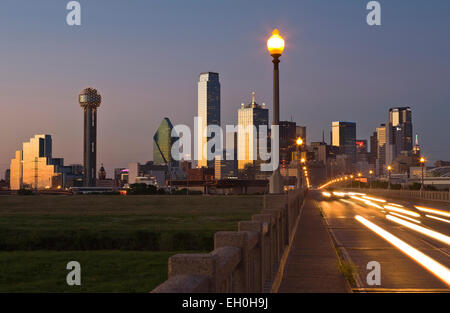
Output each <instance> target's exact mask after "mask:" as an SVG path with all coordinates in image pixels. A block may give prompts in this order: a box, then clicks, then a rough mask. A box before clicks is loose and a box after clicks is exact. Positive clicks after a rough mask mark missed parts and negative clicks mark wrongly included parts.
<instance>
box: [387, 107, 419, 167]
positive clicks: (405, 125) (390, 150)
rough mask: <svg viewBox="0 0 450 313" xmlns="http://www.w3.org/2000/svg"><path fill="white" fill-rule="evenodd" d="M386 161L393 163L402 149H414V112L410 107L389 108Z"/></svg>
mask: <svg viewBox="0 0 450 313" xmlns="http://www.w3.org/2000/svg"><path fill="white" fill-rule="evenodd" d="M386 135H387V143H386V163H387V164H391V163H392V161H394V160H395V158H396V157H397V156H398V155H400V153H401V152H402V151H407V152H410V151H412V150H413V127H412V112H411V108H410V107H396V108H391V109H389V122H388V125H387V130H386Z"/></svg>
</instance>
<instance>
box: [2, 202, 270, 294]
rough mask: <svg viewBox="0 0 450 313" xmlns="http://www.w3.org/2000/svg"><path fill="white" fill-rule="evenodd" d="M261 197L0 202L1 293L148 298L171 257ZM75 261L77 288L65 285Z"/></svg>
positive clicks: (202, 242) (200, 244) (243, 215)
mask: <svg viewBox="0 0 450 313" xmlns="http://www.w3.org/2000/svg"><path fill="white" fill-rule="evenodd" d="M261 206H262V197H261V196H190V197H187V196H126V197H123V196H100V195H91V196H0V268H1V271H0V292H8V291H14V292H90V291H96V292H148V291H150V290H151V289H153V288H154V287H155V286H156V285H158V284H160V283H161V282H162V281H164V280H165V279H166V277H167V259H168V258H169V257H170V256H171V255H173V254H176V253H177V251H191V252H194V251H210V250H212V248H213V234H214V233H215V232H216V231H219V230H236V229H237V222H238V221H241V220H246V219H249V218H250V216H251V215H253V214H256V213H258V212H259V211H260V209H261ZM71 260H75V261H78V262H80V263H81V267H82V286H81V287H69V286H67V285H66V283H65V275H66V274H67V272H68V271H67V270H66V269H65V267H66V264H67V262H69V261H71Z"/></svg>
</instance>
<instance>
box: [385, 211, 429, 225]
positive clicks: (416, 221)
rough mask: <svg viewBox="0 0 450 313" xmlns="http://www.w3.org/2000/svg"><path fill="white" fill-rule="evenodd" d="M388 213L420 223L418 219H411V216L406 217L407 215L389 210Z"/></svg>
mask: <svg viewBox="0 0 450 313" xmlns="http://www.w3.org/2000/svg"><path fill="white" fill-rule="evenodd" d="M389 214H391V215H395V216H398V217H401V218H403V219H405V220H408V221H411V222H414V223H417V224H421V222H420V221H419V220H416V219H413V218H411V217H408V216H404V215H401V214H398V213H395V212H389Z"/></svg>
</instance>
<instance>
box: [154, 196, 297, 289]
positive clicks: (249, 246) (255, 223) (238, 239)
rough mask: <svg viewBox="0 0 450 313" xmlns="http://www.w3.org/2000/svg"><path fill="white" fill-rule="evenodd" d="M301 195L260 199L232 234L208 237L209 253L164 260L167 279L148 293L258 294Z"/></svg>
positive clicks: (274, 269) (271, 275)
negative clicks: (211, 242)
mask: <svg viewBox="0 0 450 313" xmlns="http://www.w3.org/2000/svg"><path fill="white" fill-rule="evenodd" d="M304 195H305V191H304V190H300V189H299V190H293V191H289V192H288V193H287V194H286V195H275V196H265V199H264V208H263V209H262V210H261V213H260V214H256V215H253V216H252V219H251V220H250V221H242V222H239V223H238V231H237V232H233V231H221V232H217V233H216V234H215V235H214V250H213V251H212V252H210V253H205V254H177V255H174V256H172V257H171V258H170V259H169V262H168V263H169V264H168V266H169V275H168V276H169V279H168V280H166V281H165V282H163V283H162V284H161V285H159V286H158V287H156V288H155V289H154V290H153V291H152V293H195V292H214V293H248V292H250V293H260V292H264V291H266V290H265V286H267V285H269V284H270V285H271V282H272V281H273V279H274V277H275V275H276V274H277V271H278V266H279V263H280V260H281V257H282V255H283V252H284V250H285V249H286V248H287V246H288V244H289V240H290V239H289V238H291V237H292V236H291V233H292V232H293V231H294V226H295V221H296V219H297V217H298V215H299V213H300V208H301V206H302V203H303V200H304Z"/></svg>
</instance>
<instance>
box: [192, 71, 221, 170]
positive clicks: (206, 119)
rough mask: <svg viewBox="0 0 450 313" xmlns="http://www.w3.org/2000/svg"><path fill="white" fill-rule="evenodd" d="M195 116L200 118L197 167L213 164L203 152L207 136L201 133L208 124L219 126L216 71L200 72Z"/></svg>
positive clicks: (217, 75)
mask: <svg viewBox="0 0 450 313" xmlns="http://www.w3.org/2000/svg"><path fill="white" fill-rule="evenodd" d="M197 116H198V117H199V118H201V119H202V124H201V125H199V126H200V127H199V131H198V134H197V156H198V162H197V167H207V166H208V165H209V166H213V164H214V160H212V161H209V162H207V158H206V154H205V153H204V151H206V148H205V147H206V143H207V138H205V137H204V136H203V134H204V132H205V129H206V127H207V126H208V125H218V126H220V82H219V74H218V73H213V72H206V73H201V74H200V79H199V82H198V114H197Z"/></svg>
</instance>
